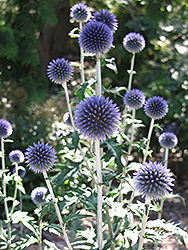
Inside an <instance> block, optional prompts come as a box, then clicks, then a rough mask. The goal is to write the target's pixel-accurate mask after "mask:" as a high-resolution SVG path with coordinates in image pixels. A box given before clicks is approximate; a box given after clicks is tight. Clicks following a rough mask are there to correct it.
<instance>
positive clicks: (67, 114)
mask: <svg viewBox="0 0 188 250" xmlns="http://www.w3.org/2000/svg"><path fill="white" fill-rule="evenodd" d="M63 121H64V123H65V124H67V125H68V126H72V123H71V118H70V114H69V112H66V113H65V114H64V115H63Z"/></svg>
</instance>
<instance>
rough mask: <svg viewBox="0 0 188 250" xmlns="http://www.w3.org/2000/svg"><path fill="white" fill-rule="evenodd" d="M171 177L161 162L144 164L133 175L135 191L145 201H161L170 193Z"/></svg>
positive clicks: (168, 170)
mask: <svg viewBox="0 0 188 250" xmlns="http://www.w3.org/2000/svg"><path fill="white" fill-rule="evenodd" d="M172 175H173V174H172V173H170V169H167V168H166V166H164V165H163V164H162V163H161V162H157V161H155V162H152V161H149V162H145V163H144V164H143V165H142V166H141V167H140V168H139V170H138V171H137V172H136V173H135V174H134V177H133V180H134V185H135V189H136V190H137V191H138V192H139V193H140V194H141V195H142V197H146V199H150V200H151V199H154V200H157V199H161V198H163V197H164V196H165V195H167V194H169V192H170V191H172V188H171V186H173V185H174V184H173V183H172V182H173V181H174V179H173V178H172Z"/></svg>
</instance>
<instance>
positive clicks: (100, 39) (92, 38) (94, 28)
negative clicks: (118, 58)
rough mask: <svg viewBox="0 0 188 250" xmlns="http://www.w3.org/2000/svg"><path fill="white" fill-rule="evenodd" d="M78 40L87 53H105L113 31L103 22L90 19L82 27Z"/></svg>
mask: <svg viewBox="0 0 188 250" xmlns="http://www.w3.org/2000/svg"><path fill="white" fill-rule="evenodd" d="M78 41H79V45H80V46H81V47H82V49H83V50H84V51H85V52H87V53H92V54H98V53H105V52H107V51H108V50H109V49H110V48H111V46H112V43H113V32H112V30H111V29H110V28H109V27H108V25H106V24H105V23H102V22H98V21H93V20H91V21H89V22H87V23H86V25H84V26H83V27H82V29H81V31H80V35H79V38H78Z"/></svg>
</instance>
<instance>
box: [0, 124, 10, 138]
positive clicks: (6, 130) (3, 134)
mask: <svg viewBox="0 0 188 250" xmlns="http://www.w3.org/2000/svg"><path fill="white" fill-rule="evenodd" d="M11 134H12V125H11V124H10V122H9V121H7V120H5V119H0V138H7V137H8V136H10V135H11Z"/></svg>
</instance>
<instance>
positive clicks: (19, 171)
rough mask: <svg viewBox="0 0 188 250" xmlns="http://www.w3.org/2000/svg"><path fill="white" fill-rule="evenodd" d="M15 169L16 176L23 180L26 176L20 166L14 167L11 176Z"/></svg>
mask: <svg viewBox="0 0 188 250" xmlns="http://www.w3.org/2000/svg"><path fill="white" fill-rule="evenodd" d="M16 168H17V169H18V175H19V176H20V177H21V178H23V177H24V176H25V175H26V170H25V168H24V167H22V166H18V167H14V168H13V170H12V172H13V174H14V173H16Z"/></svg>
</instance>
